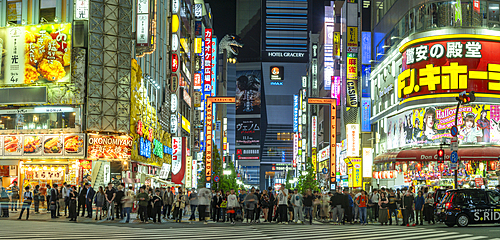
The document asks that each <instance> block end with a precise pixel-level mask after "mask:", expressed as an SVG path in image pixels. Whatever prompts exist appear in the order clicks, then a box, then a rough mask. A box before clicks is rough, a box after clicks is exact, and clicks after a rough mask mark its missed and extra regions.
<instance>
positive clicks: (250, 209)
mask: <svg viewBox="0 0 500 240" xmlns="http://www.w3.org/2000/svg"><path fill="white" fill-rule="evenodd" d="M258 203H259V199H258V197H257V195H256V194H255V188H253V187H252V189H251V190H250V194H248V195H247V196H246V197H245V207H246V212H247V216H246V217H247V223H248V220H250V223H254V222H255V221H254V216H255V215H254V214H255V208H256V207H257V204H258Z"/></svg>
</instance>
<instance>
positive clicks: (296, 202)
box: [291, 189, 304, 223]
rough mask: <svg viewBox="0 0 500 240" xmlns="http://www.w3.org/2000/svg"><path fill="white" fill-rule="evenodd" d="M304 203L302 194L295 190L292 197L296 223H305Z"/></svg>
mask: <svg viewBox="0 0 500 240" xmlns="http://www.w3.org/2000/svg"><path fill="white" fill-rule="evenodd" d="M303 201H304V198H303V196H302V194H300V193H299V190H298V189H295V190H293V195H292V199H291V202H292V206H293V220H294V221H295V223H303V222H304V215H303V211H302V208H303Z"/></svg>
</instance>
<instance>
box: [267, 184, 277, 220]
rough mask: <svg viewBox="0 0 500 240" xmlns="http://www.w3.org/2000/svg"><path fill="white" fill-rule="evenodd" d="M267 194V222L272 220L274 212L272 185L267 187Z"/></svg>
mask: <svg viewBox="0 0 500 240" xmlns="http://www.w3.org/2000/svg"><path fill="white" fill-rule="evenodd" d="M267 194H268V197H269V211H268V213H267V221H268V222H271V221H272V220H273V214H274V210H275V208H276V207H275V206H276V204H275V198H274V193H273V188H272V187H268V188H267Z"/></svg>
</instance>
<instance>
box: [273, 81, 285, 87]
mask: <svg viewBox="0 0 500 240" xmlns="http://www.w3.org/2000/svg"><path fill="white" fill-rule="evenodd" d="M271 85H273V86H283V82H271Z"/></svg>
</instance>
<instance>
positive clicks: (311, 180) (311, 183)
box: [296, 158, 318, 194]
mask: <svg viewBox="0 0 500 240" xmlns="http://www.w3.org/2000/svg"><path fill="white" fill-rule="evenodd" d="M305 172H306V173H307V174H306V175H302V172H301V173H300V176H299V179H298V182H297V187H296V188H297V189H298V190H299V192H300V193H302V194H305V191H306V189H308V188H310V189H311V190H312V191H314V190H318V181H317V180H316V173H315V172H314V169H313V165H312V159H311V158H307V161H306V169H305Z"/></svg>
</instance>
